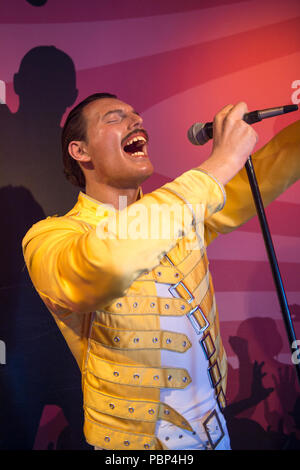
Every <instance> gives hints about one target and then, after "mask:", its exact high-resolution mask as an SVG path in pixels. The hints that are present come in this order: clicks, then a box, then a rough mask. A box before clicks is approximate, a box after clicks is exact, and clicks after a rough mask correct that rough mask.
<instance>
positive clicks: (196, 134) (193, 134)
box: [187, 122, 207, 145]
mask: <svg viewBox="0 0 300 470" xmlns="http://www.w3.org/2000/svg"><path fill="white" fill-rule="evenodd" d="M204 126H205V124H203V122H196V123H195V124H193V125H192V126H191V127H190V128H189V130H188V131H187V136H188V139H189V141H190V142H191V144H193V145H203V144H205V142H207V139H206V138H205V135H206V134H205V131H202V132H201V130H202V129H203V128H204Z"/></svg>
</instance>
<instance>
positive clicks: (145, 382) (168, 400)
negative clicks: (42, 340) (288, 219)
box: [23, 94, 300, 450]
mask: <svg viewBox="0 0 300 470" xmlns="http://www.w3.org/2000/svg"><path fill="white" fill-rule="evenodd" d="M246 112H248V110H247V106H246V104H245V103H238V104H236V105H234V106H233V105H228V106H226V107H225V108H223V109H222V110H221V111H220V112H218V114H217V115H216V116H215V119H214V141H213V148H212V153H211V155H210V156H209V157H208V159H207V160H206V161H204V162H203V163H202V164H201V165H200V166H199V167H197V168H194V169H191V170H189V171H187V172H185V173H184V174H182V175H181V176H179V177H178V178H176V179H175V180H174V181H172V182H170V183H168V184H166V185H164V186H162V187H161V188H160V189H157V190H156V191H153V192H152V193H150V194H147V195H142V193H141V191H140V185H141V183H143V181H144V180H145V179H146V178H148V177H149V176H150V175H151V173H152V171H153V167H152V164H151V161H150V159H149V157H148V150H147V143H148V136H147V133H146V131H145V130H144V128H143V127H142V118H141V117H140V115H139V114H138V113H137V112H136V111H135V110H134V109H133V108H132V107H131V106H130V105H128V104H126V103H124V102H122V101H121V100H119V99H118V98H116V97H115V96H113V95H109V94H95V95H92V96H91V97H88V98H87V99H86V100H84V101H83V102H82V103H81V104H79V105H78V106H77V107H75V108H74V109H73V110H72V111H71V113H70V114H69V116H68V118H67V120H66V123H65V126H64V129H63V133H62V147H63V159H64V167H65V173H66V175H67V177H68V178H69V180H71V182H73V183H74V184H77V185H78V186H79V187H82V188H84V189H83V191H82V192H80V194H79V197H78V202H77V203H76V205H75V207H74V208H73V209H71V210H70V212H68V213H67V214H66V215H65V216H63V217H49V218H47V219H46V220H43V221H40V222H38V223H37V224H35V225H34V226H33V227H32V228H31V229H30V230H29V232H28V233H27V234H26V236H25V238H24V240H23V249H24V256H25V260H26V264H27V267H28V270H29V273H30V276H31V279H32V281H33V284H34V286H35V288H36V289H37V291H38V293H39V295H40V296H41V298H42V299H43V301H44V302H45V304H46V305H47V307H48V308H49V310H50V311H51V313H52V314H53V316H54V318H55V320H56V322H57V325H58V327H59V328H60V330H61V332H62V334H63V335H64V337H65V339H66V341H67V343H68V345H69V347H70V349H71V351H72V353H73V354H74V356H75V358H76V360H77V362H78V366H79V367H80V369H81V371H82V387H83V395H84V413H85V424H84V432H85V437H86V439H87V442H88V443H90V444H91V445H92V446H94V447H95V448H101V449H114V450H120V449H121V450H126V449H128V450H133V449H134V450H139V449H142V450H145V449H146V450H158V449H199V450H200V449H203V450H204V449H217V450H219V449H230V439H229V436H228V432H227V429H226V423H225V420H224V416H223V413H222V409H223V408H224V406H225V391H226V370H227V368H226V355H225V351H224V349H223V346H222V341H221V338H220V333H219V319H218V311H217V306H216V302H215V297H214V291H213V285H212V280H211V276H210V274H209V270H208V261H207V256H206V246H207V245H208V244H209V243H211V242H212V241H213V240H214V239H215V238H216V237H217V235H218V234H219V233H227V232H230V231H231V230H233V229H234V228H236V227H238V226H240V225H241V224H243V223H245V222H246V221H247V220H248V219H249V218H251V217H252V216H254V215H255V213H256V211H255V207H254V204H253V200H252V195H251V191H250V188H249V183H248V179H247V175H246V170H245V169H244V164H245V162H246V159H247V157H248V156H249V155H250V154H251V153H252V149H253V148H254V146H255V144H256V142H257V134H256V132H255V131H254V129H253V128H252V127H251V126H249V125H248V124H246V123H245V122H244V121H243V120H242V117H243V115H244V114H245V113H246ZM166 158H167V157H166ZM253 163H254V167H255V170H256V175H257V179H258V182H259V185H260V189H261V192H262V196H263V200H264V203H265V204H268V203H269V202H271V201H272V200H273V199H274V198H276V197H277V196H278V195H279V194H280V193H282V192H283V191H284V190H285V189H286V188H287V187H288V186H290V185H291V184H293V183H294V182H295V181H296V180H297V179H298V178H299V175H300V121H298V122H295V123H294V124H292V125H291V126H289V127H287V128H286V129H284V130H283V131H281V133H279V134H278V135H277V136H276V137H274V138H273V139H272V140H271V141H270V142H269V143H268V144H267V145H266V146H264V147H263V148H262V149H260V150H259V151H258V152H256V153H255V154H254V155H253ZM120 196H122V198H121V199H119V197H120ZM125 196H126V198H127V199H126V200H127V207H125V208H120V207H119V201H120V200H122V201H123V202H124V197H125ZM226 199H227V200H226ZM162 204H163V205H164V207H169V206H170V207H171V206H173V205H174V204H175V205H176V207H179V208H183V207H188V209H189V210H188V211H185V217H184V218H182V217H179V215H178V214H179V213H180V212H181V211H180V210H179V211H177V212H176V211H173V212H172V214H173V216H172V217H173V219H172V224H173V229H174V230H173V231H172V233H173V235H172V236H170V237H168V238H167V237H163V236H161V237H158V236H156V237H151V236H150V235H149V236H148V237H140V238H139V237H135V236H130V234H129V230H128V232H127V236H124V234H122V236H121V235H120V230H122V228H124V227H123V225H122V224H124V220H125V218H124V217H123V218H122V219H121V217H118V215H119V216H121V214H122V216H124V215H125V216H126V217H127V222H128V227H129V225H130V223H132V222H134V220H135V217H137V214H139V213H140V210H139V211H135V210H134V209H135V208H138V207H139V208H140V207H141V205H142V207H143V208H144V210H145V211H146V213H147V214H148V212H147V211H148V210H149V209H150V207H152V206H153V205H162ZM138 205H139V206H138ZM199 206H200V207H201V208H202V211H199V210H198V211H197V208H198V207H199ZM119 209H120V210H119ZM116 214H117V216H116ZM146 219H147V220H146V221H148V215H146ZM112 220H114V223H113V224H112V223H110V222H111V221H112ZM144 221H145V220H144ZM155 223H156V221H153V219H152V220H150V224H152V225H153V224H154V225H155ZM99 227H100V228H101V230H100V231H99Z"/></svg>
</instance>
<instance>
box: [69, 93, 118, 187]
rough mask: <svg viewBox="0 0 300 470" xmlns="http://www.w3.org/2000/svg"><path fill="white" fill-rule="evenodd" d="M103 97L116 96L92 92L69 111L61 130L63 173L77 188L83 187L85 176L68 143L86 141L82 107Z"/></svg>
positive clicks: (85, 126)
mask: <svg viewBox="0 0 300 470" xmlns="http://www.w3.org/2000/svg"><path fill="white" fill-rule="evenodd" d="M103 98H117V96H116V95H112V94H111V93H94V94H93V95H90V96H88V97H87V98H85V100H83V101H81V102H80V103H79V104H78V105H77V106H75V108H73V109H72V110H71V111H70V113H69V114H68V117H67V119H66V122H65V124H64V127H63V130H62V135H61V146H62V155H63V164H64V174H65V176H66V178H67V179H68V180H69V181H70V182H71V183H72V184H74V185H75V186H79V188H85V177H84V174H83V171H82V169H81V168H80V165H79V163H78V162H77V161H76V160H75V159H74V158H73V157H71V155H70V154H69V150H68V147H69V143H70V142H72V140H82V141H85V142H87V133H86V131H87V125H86V120H85V117H84V115H83V109H84V108H85V106H87V105H88V104H89V103H91V102H92V101H96V100H101V99H103Z"/></svg>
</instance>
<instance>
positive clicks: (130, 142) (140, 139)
mask: <svg viewBox="0 0 300 470" xmlns="http://www.w3.org/2000/svg"><path fill="white" fill-rule="evenodd" d="M138 141H141V142H147V141H146V139H145V137H142V136H139V137H134V138H133V139H130V140H129V141H128V142H127V143H126V145H131V144H133V142H138Z"/></svg>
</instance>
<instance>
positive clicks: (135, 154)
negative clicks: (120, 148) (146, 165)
mask: <svg viewBox="0 0 300 470" xmlns="http://www.w3.org/2000/svg"><path fill="white" fill-rule="evenodd" d="M130 155H131V156H132V157H138V156H139V155H145V154H144V152H134V153H131V154H130Z"/></svg>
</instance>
